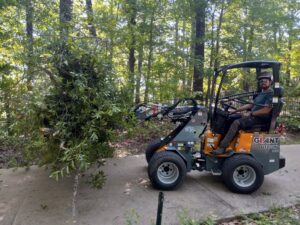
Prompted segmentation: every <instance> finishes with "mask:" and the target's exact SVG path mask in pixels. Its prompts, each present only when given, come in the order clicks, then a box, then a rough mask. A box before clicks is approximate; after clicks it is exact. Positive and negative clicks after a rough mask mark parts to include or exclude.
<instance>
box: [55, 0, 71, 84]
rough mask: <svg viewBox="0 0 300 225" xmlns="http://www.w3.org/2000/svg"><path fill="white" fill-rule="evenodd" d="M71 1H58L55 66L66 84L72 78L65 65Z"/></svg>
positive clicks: (67, 50) (67, 51)
mask: <svg viewBox="0 0 300 225" xmlns="http://www.w3.org/2000/svg"><path fill="white" fill-rule="evenodd" d="M72 7H73V1H72V0H60V1H59V22H60V23H59V25H60V48H59V55H60V58H59V62H58V65H57V69H58V71H59V75H60V76H61V77H63V78H64V79H63V83H67V81H68V80H70V79H71V78H72V76H71V75H70V73H69V71H68V70H69V69H68V65H67V64H66V59H67V58H68V56H69V49H68V39H69V32H70V28H71V24H70V22H71V20H72Z"/></svg>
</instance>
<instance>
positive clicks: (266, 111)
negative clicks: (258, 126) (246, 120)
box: [251, 107, 272, 116]
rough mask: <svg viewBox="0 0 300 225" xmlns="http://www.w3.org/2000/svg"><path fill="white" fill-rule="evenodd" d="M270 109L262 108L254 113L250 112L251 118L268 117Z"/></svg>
mask: <svg viewBox="0 0 300 225" xmlns="http://www.w3.org/2000/svg"><path fill="white" fill-rule="evenodd" d="M271 110H272V108H271V107H263V108H261V109H259V110H257V111H255V112H252V113H251V115H252V116H265V115H268V114H269V113H270V112H271Z"/></svg>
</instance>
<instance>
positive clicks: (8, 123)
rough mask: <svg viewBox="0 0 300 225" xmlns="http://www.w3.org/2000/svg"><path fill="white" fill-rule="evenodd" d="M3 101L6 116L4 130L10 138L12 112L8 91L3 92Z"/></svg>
mask: <svg viewBox="0 0 300 225" xmlns="http://www.w3.org/2000/svg"><path fill="white" fill-rule="evenodd" d="M3 100H4V111H5V114H6V130H7V134H8V135H9V136H11V135H12V131H11V128H10V126H11V125H12V112H11V107H10V92H9V91H8V90H7V91H5V92H4V96H3Z"/></svg>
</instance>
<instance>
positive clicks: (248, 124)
mask: <svg viewBox="0 0 300 225" xmlns="http://www.w3.org/2000/svg"><path fill="white" fill-rule="evenodd" d="M233 117H234V116H233ZM235 117H237V116H235ZM265 123H266V120H265V119H263V118H258V117H254V116H250V117H243V118H239V119H236V120H234V121H233V123H232V124H231V126H230V128H229V130H228V132H227V134H226V135H225V137H224V138H223V140H222V141H221V143H220V145H219V147H220V148H227V147H228V146H229V145H230V142H231V141H232V139H233V138H234V136H235V135H236V134H237V132H238V131H239V130H249V129H251V128H252V127H253V126H254V125H259V124H265Z"/></svg>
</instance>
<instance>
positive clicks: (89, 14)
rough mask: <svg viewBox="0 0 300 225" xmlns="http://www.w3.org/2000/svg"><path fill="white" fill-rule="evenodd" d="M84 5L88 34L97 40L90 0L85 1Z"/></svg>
mask: <svg viewBox="0 0 300 225" xmlns="http://www.w3.org/2000/svg"><path fill="white" fill-rule="evenodd" d="M85 3H86V12H87V19H88V29H89V32H90V34H91V35H92V36H93V37H94V38H97V32H96V28H95V26H94V12H93V3H92V0H86V1H85Z"/></svg>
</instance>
